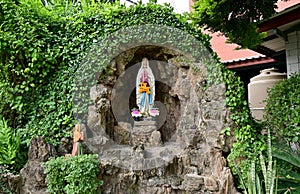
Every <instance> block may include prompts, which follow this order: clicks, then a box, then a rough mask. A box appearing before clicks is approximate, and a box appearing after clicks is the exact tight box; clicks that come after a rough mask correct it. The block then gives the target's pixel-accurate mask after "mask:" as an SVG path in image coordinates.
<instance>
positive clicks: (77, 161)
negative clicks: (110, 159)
mask: <svg viewBox="0 0 300 194" xmlns="http://www.w3.org/2000/svg"><path fill="white" fill-rule="evenodd" d="M98 165H99V160H98V155H96V154H94V155H80V156H73V157H64V156H62V157H58V158H52V159H50V160H49V161H48V162H46V163H45V167H46V168H45V174H46V182H47V187H48V192H49V193H55V194H57V193H66V194H76V193H78V194H82V193H91V194H92V193H96V191H97V189H98V187H99V186H101V185H102V181H100V180H98V178H97V175H98V172H99V168H98Z"/></svg>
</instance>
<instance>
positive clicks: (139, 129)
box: [131, 121, 162, 146]
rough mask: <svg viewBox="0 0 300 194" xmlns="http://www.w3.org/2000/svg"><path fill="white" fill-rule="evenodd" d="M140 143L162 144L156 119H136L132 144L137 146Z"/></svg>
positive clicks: (147, 144) (149, 144)
mask: <svg viewBox="0 0 300 194" xmlns="http://www.w3.org/2000/svg"><path fill="white" fill-rule="evenodd" d="M139 144H143V145H146V146H159V145H161V144H162V141H161V134H160V132H159V131H157V125H156V121H134V125H133V129H132V131H131V145H133V146H136V145H139Z"/></svg>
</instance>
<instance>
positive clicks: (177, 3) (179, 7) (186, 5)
mask: <svg viewBox="0 0 300 194" xmlns="http://www.w3.org/2000/svg"><path fill="white" fill-rule="evenodd" d="M131 1H133V2H138V1H139V0H131ZM120 2H121V4H125V5H127V6H129V5H132V3H130V2H128V1H126V0H120ZM142 2H143V3H145V4H146V3H148V2H149V0H142ZM157 3H159V4H164V3H169V4H170V5H171V6H172V7H173V8H174V11H175V12H176V13H184V12H189V10H190V2H189V0H157Z"/></svg>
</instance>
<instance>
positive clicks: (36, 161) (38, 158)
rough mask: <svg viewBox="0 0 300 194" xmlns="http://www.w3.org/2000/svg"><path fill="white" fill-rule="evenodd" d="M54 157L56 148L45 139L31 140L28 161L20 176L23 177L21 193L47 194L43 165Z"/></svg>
mask: <svg viewBox="0 0 300 194" xmlns="http://www.w3.org/2000/svg"><path fill="white" fill-rule="evenodd" d="M54 156H56V150H55V148H54V146H52V145H50V144H48V143H46V141H45V139H44V138H42V137H39V138H33V139H32V140H31V142H30V147H29V151H28V161H27V163H26V165H25V166H24V168H23V169H22V170H21V173H20V176H21V177H22V186H21V189H20V193H22V194H42V193H46V183H45V177H46V175H45V174H44V167H43V165H42V163H43V162H46V161H48V160H49V158H50V157H54Z"/></svg>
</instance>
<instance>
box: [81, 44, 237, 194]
mask: <svg viewBox="0 0 300 194" xmlns="http://www.w3.org/2000/svg"><path fill="white" fill-rule="evenodd" d="M147 49H149V48H143V51H146V50H147ZM152 50H153V48H152ZM155 52H156V53H153V52H152V55H151V56H149V52H144V53H143V52H142V51H141V50H139V49H137V48H135V49H133V50H131V51H128V52H127V53H123V54H122V56H119V57H117V58H116V59H115V61H114V62H113V63H114V64H113V67H114V68H112V71H111V72H112V73H111V75H110V78H109V80H114V81H112V82H110V83H109V85H108V84H107V83H106V81H103V82H101V80H100V83H99V85H97V86H94V87H93V88H92V89H91V97H92V99H95V101H94V103H95V106H92V107H90V109H89V110H90V111H89V117H88V121H87V123H88V124H87V125H85V128H86V131H87V132H89V133H90V134H92V135H91V136H90V137H91V138H88V139H87V140H86V144H87V146H88V147H89V148H90V149H91V151H92V152H94V153H97V154H99V156H100V160H101V175H100V178H101V179H103V180H104V185H103V186H102V187H101V191H102V192H103V193H124V194H127V193H141V194H144V193H160V194H162V193H220V194H221V193H224V194H228V193H237V191H236V189H235V187H234V183H233V177H232V174H231V171H230V169H229V168H228V167H227V161H226V159H225V158H224V156H223V154H224V153H225V154H226V152H229V150H230V147H231V145H230V144H231V143H232V141H234V140H233V139H230V138H229V139H225V138H224V137H223V136H222V135H221V134H220V131H221V130H222V129H224V128H225V127H228V126H230V125H231V124H232V123H231V121H230V119H229V112H228V111H227V109H226V108H225V107H224V99H225V86H224V85H222V84H213V85H211V86H208V87H206V85H205V84H206V79H207V72H206V69H205V68H204V67H203V66H202V65H201V64H197V66H198V67H200V69H196V70H195V69H193V68H190V67H189V66H187V65H186V64H182V63H177V62H176V61H177V59H176V55H175V54H174V53H172V51H168V50H164V49H163V48H156V49H155ZM146 53H147V54H146ZM150 53H151V52H150ZM143 54H145V55H146V56H147V57H148V58H149V59H150V60H151V59H152V61H150V67H151V68H152V71H153V74H154V76H155V78H156V80H157V81H158V82H157V85H156V94H159V97H157V98H156V100H159V101H160V105H161V107H159V108H160V109H161V110H163V111H166V115H165V118H160V119H161V120H163V123H162V124H161V126H160V127H159V131H160V132H161V134H162V139H163V144H162V145H156V146H149V145H140V146H139V145H135V146H131V144H130V141H131V131H132V129H133V120H132V118H131V116H130V109H131V108H132V106H134V104H135V103H134V101H135V97H134V94H135V92H132V93H129V94H127V93H126V91H128V90H132V91H133V89H134V82H135V76H136V73H137V70H138V68H139V67H140V66H139V65H137V66H136V67H135V66H134V65H135V64H136V63H138V62H140V61H141V59H142V57H143ZM145 55H144V56H145ZM162 56H164V57H162ZM161 59H164V60H161ZM126 72H127V74H126ZM128 72H131V75H128ZM132 72H133V74H132ZM126 76H127V77H126ZM130 76H131V77H132V79H133V80H134V81H133V82H132V83H131V81H127V80H128V78H129V77H130ZM120 80H121V81H120ZM118 81H119V83H118ZM118 84H119V86H121V87H116V86H115V87H114V85H118ZM122 88H126V89H124V91H123V90H122ZM104 91H105V94H103V92H104ZM125 93H126V94H125ZM116 99H117V102H118V103H117V104H118V105H117V107H118V109H117V110H118V112H117V113H115V112H113V109H114V107H113V106H114V102H112V101H113V100H116ZM99 102H100V103H99ZM109 102H112V103H109ZM97 107H105V108H104V109H101V110H100V109H99V108H97ZM107 115H109V116H108V117H107ZM118 117H120V118H122V119H123V120H122V119H121V120H118ZM160 119H158V120H160ZM112 124H114V126H112ZM145 130H146V129H145ZM228 142H231V143H228ZM227 154H228V153H227Z"/></svg>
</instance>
